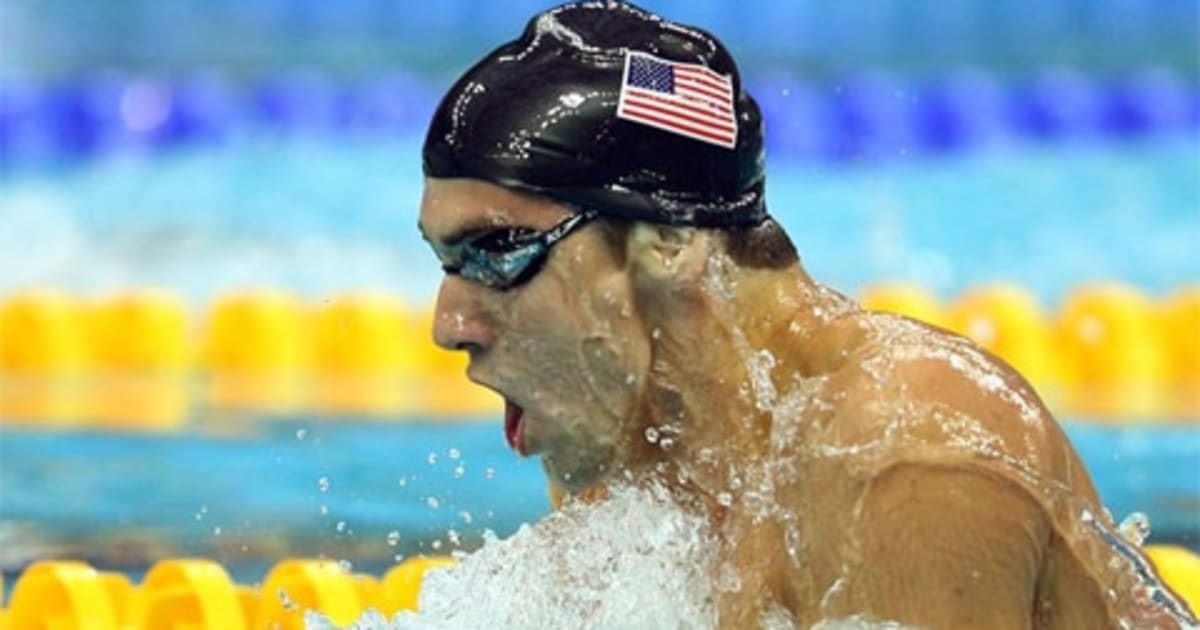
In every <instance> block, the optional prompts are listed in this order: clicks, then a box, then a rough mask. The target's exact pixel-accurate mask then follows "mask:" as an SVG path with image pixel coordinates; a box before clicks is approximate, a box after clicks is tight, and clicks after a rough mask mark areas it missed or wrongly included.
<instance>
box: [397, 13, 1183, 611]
mask: <svg viewBox="0 0 1200 630" xmlns="http://www.w3.org/2000/svg"><path fill="white" fill-rule="evenodd" d="M423 158H424V171H425V176H426V179H425V190H424V195H423V199H422V203H421V212H420V229H421V232H422V234H423V235H424V237H425V239H426V240H427V241H428V242H429V244H430V245H431V246H432V248H433V250H434V252H435V254H436V256H437V258H438V259H439V261H440V263H441V265H442V266H443V268H444V270H445V278H444V279H443V281H442V284H441V288H440V291H439V294H438V302H437V308H436V315H435V322H434V336H435V338H436V340H437V342H438V343H439V344H440V345H442V346H444V347H446V348H449V349H453V350H461V351H465V352H467V353H468V354H469V355H470V367H469V368H468V376H469V377H470V378H471V379H472V380H474V381H476V382H478V383H480V384H481V385H484V386H486V387H488V388H491V389H493V390H495V391H496V392H498V393H500V394H501V395H503V396H504V398H505V411H504V433H505V436H506V438H507V441H508V443H509V445H510V446H511V447H512V448H513V449H514V450H515V451H516V452H517V453H519V454H520V455H522V456H539V457H540V458H541V460H542V462H543V465H544V467H545V470H546V473H547V475H548V477H549V480H550V483H551V487H552V493H553V496H554V498H555V501H556V502H558V501H587V500H594V499H596V498H599V497H603V496H604V493H605V488H606V487H610V486H612V485H613V484H635V485H636V484H641V483H647V482H648V481H650V480H653V481H654V482H656V483H665V484H667V485H669V486H670V487H671V488H672V491H673V493H674V494H675V495H676V496H677V497H678V498H679V500H680V501H681V502H683V503H684V504H685V505H688V506H690V507H692V508H694V509H695V510H696V511H697V512H698V513H700V514H703V515H704V518H706V519H707V520H708V521H709V522H711V523H712V525H713V528H714V531H716V532H717V533H718V535H719V539H720V540H721V549H720V552H719V553H720V555H721V557H722V559H723V562H725V563H726V565H727V566H729V567H732V568H733V569H734V571H735V572H736V579H735V580H722V585H721V587H720V588H718V589H717V590H718V592H719V598H718V602H717V607H718V610H719V615H720V625H721V627H726V628H751V627H758V626H759V624H760V623H761V620H762V619H764V618H765V617H766V616H771V617H772V618H773V619H777V618H778V616H779V615H780V614H781V612H780V611H782V614H783V615H784V616H785V617H787V618H788V619H789V621H790V623H792V624H794V625H795V626H796V627H802V628H808V627H811V626H812V625H813V624H815V623H818V622H819V621H820V620H822V619H837V618H847V617H853V616H857V617H859V618H863V619H876V620H892V621H897V622H901V623H903V624H907V625H911V626H917V627H922V628H930V629H934V628H1106V627H1114V628H1115V627H1135V628H1150V627H1154V628H1158V627H1162V628H1175V627H1187V626H1188V625H1189V624H1194V623H1195V617H1194V615H1193V613H1192V612H1191V611H1189V610H1188V609H1187V607H1186V605H1185V604H1184V603H1183V602H1182V600H1181V599H1180V598H1179V597H1177V596H1176V595H1175V594H1174V593H1172V592H1171V591H1170V590H1169V589H1168V588H1166V587H1165V586H1164V585H1162V584H1161V583H1160V582H1159V580H1158V578H1157V576H1156V575H1155V574H1154V571H1153V569H1152V568H1151V567H1150V565H1149V564H1148V563H1147V562H1146V560H1145V558H1144V556H1143V555H1142V553H1141V552H1140V551H1139V550H1138V548H1137V544H1135V543H1131V542H1128V541H1126V540H1125V539H1124V538H1122V537H1121V536H1120V535H1119V532H1118V528H1117V527H1116V526H1115V525H1114V523H1113V521H1112V517H1111V516H1110V515H1109V514H1108V513H1107V512H1106V511H1105V510H1104V509H1103V506H1102V505H1101V504H1100V501H1099V498H1098V496H1097V494H1096V490H1095V489H1094V488H1093V486H1092V483H1091V481H1090V480H1089V478H1088V474H1087V471H1086V470H1085V469H1084V467H1083V464H1082V463H1081V462H1080V460H1079V458H1078V457H1077V455H1076V454H1075V452H1074V451H1073V449H1072V448H1071V445H1070V444H1069V443H1068V441H1067V439H1066V438H1065V437H1064V435H1063V433H1062V431H1061V429H1060V428H1059V426H1058V425H1057V423H1056V422H1055V420H1054V418H1053V417H1052V416H1051V414H1050V412H1049V411H1047V409H1046V408H1045V406H1044V405H1043V404H1042V402H1041V400H1040V399H1039V398H1038V396H1037V394H1036V393H1035V392H1034V391H1033V389H1032V388H1031V387H1030V386H1029V384H1028V383H1027V382H1026V381H1025V380H1024V379H1023V378H1022V377H1021V376H1020V375H1019V374H1017V373H1016V372H1015V371H1013V370H1012V368H1010V367H1008V366H1007V365H1005V364H1004V363H1003V362H1002V361H1000V360H999V359H997V358H996V357H994V356H991V355H989V354H988V353H986V352H984V351H983V350H981V349H979V348H978V347H977V346H975V345H974V344H973V343H972V342H970V341H969V340H967V339H965V338H962V337H959V336H956V335H953V334H951V333H949V332H947V331H944V330H940V329H937V328H933V327H930V326H926V325H924V324H921V323H918V322H915V321H912V320H909V319H905V318H903V317H899V316H895V315H886V314H881V313H873V312H868V311H864V310H862V309H861V308H859V307H858V306H857V305H856V304H855V303H854V302H853V301H851V300H849V299H847V298H846V297H844V296H842V295H840V294H839V293H837V292H836V291H833V290H831V289H829V288H827V287H825V286H823V285H821V284H819V283H818V282H816V281H815V280H813V279H812V278H810V277H809V275H808V274H807V273H806V272H805V270H804V268H803V267H802V266H801V264H800V260H799V257H798V255H797V253H796V251H795V249H794V247H793V245H792V243H791V241H790V240H789V238H788V236H787V235H786V234H785V233H784V231H783V230H782V229H781V228H780V226H779V224H778V223H776V222H775V221H774V220H773V219H772V218H771V216H770V214H769V213H768V212H767V207H766V200H765V196H764V174H763V172H764V169H763V166H764V165H763V160H764V158H763V122H762V120H761V117H760V113H759V109H758V107H757V105H756V104H755V101H754V99H753V98H751V96H750V95H749V94H747V93H746V91H745V90H744V89H743V87H742V84H741V77H740V75H739V73H738V69H737V67H736V65H735V63H734V61H733V59H732V58H731V56H730V55H729V53H728V51H727V50H726V49H725V47H724V46H723V45H722V44H721V43H720V42H719V41H718V40H716V39H715V38H714V37H713V36H711V35H710V34H708V33H706V32H704V31H702V30H699V29H696V28H692V27H688V26H683V25H679V24H675V23H672V22H669V21H667V20H664V19H661V18H659V17H657V16H655V15H652V14H650V13H648V12H645V11H643V10H641V9H639V8H636V7H634V6H631V5H628V4H622V3H613V2H595V3H582V4H575V5H566V6H563V7H559V8H556V9H553V10H550V11H547V12H545V13H542V14H540V15H537V16H535V17H534V18H533V19H532V20H531V21H530V23H529V25H528V26H527V27H526V29H525V31H524V32H523V33H522V35H521V36H520V37H519V38H518V39H516V40H514V41H512V42H509V43H507V44H504V45H503V46H501V47H500V48H498V49H496V50H495V51H493V52H492V53H490V54H489V55H487V56H486V57H485V58H483V59H482V60H481V61H480V62H479V63H477V64H476V65H475V66H473V67H472V68H471V69H469V70H468V71H467V72H466V74H465V75H464V76H463V77H462V78H461V79H460V80H459V81H458V82H457V83H456V84H455V85H454V86H453V87H451V88H450V90H449V93H448V94H447V95H446V96H445V98H444V100H443V101H442V103H441V105H440V106H439V108H438V110H437V112H436V113H435V115H434V118H433V121H432V124H431V127H430V129H429V132H428V136H427V138H426V142H425V146H424V152H423ZM847 246H850V247H854V246H855V245H854V244H852V243H848V244H847ZM562 544H564V545H568V544H570V543H569V541H563V543H562ZM548 553H553V551H549V552H548ZM666 604H667V603H664V605H666Z"/></svg>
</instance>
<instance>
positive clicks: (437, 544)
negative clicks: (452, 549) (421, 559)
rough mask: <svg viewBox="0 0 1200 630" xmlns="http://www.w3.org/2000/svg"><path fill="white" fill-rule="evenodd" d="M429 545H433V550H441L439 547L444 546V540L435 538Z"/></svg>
mask: <svg viewBox="0 0 1200 630" xmlns="http://www.w3.org/2000/svg"><path fill="white" fill-rule="evenodd" d="M429 546H430V547H433V550H434V551H437V550H439V549H441V548H442V541H440V540H435V541H433V543H431V544H430V545H429Z"/></svg>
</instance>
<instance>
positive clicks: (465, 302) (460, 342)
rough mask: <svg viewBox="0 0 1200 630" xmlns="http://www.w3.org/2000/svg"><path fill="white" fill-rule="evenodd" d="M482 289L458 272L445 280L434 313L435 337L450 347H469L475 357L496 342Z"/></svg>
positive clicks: (467, 348) (444, 345)
mask: <svg viewBox="0 0 1200 630" xmlns="http://www.w3.org/2000/svg"><path fill="white" fill-rule="evenodd" d="M478 291H479V289H478V288H477V287H474V286H473V285H472V284H471V283H470V282H468V281H466V280H463V279H462V278H461V277H459V276H456V275H449V276H446V277H445V278H443V279H442V286H441V288H440V289H439V290H438V298H437V306H436V307H434V312H433V340H434V342H435V343H437V345H439V346H441V347H443V348H445V349H447V350H465V351H467V352H468V353H469V354H470V355H471V356H472V357H474V356H475V355H477V354H479V353H482V352H484V351H485V350H487V349H488V348H490V347H491V346H492V344H493V343H494V342H495V341H496V333H495V329H494V327H493V326H492V324H491V318H490V317H488V316H487V315H486V313H485V312H484V310H483V309H482V308H481V307H480V304H479V301H478V296H477V295H476V293H477V292H478Z"/></svg>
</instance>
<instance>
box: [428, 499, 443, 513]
mask: <svg viewBox="0 0 1200 630" xmlns="http://www.w3.org/2000/svg"><path fill="white" fill-rule="evenodd" d="M425 505H428V506H429V507H430V508H432V509H434V510H436V509H438V508H439V507H440V506H441V505H442V503H441V501H438V499H437V497H429V498H427V499H425Z"/></svg>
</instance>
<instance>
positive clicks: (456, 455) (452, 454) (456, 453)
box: [446, 448, 462, 459]
mask: <svg viewBox="0 0 1200 630" xmlns="http://www.w3.org/2000/svg"><path fill="white" fill-rule="evenodd" d="M446 456H447V457H449V458H450V459H458V458H459V457H461V456H462V453H461V452H460V451H459V450H458V449H456V448H451V449H450V450H448V451H446Z"/></svg>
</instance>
